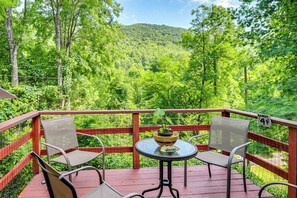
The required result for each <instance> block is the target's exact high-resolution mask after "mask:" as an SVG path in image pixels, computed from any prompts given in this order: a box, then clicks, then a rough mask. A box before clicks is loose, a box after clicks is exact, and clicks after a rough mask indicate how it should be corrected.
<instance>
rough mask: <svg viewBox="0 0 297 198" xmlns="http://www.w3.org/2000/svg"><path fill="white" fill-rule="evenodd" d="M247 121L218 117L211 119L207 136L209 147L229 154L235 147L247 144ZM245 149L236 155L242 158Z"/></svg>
mask: <svg viewBox="0 0 297 198" xmlns="http://www.w3.org/2000/svg"><path fill="white" fill-rule="evenodd" d="M249 123H250V121H249V120H241V119H235V118H227V117H218V116H214V117H213V118H212V123H211V126H210V134H209V144H208V145H209V147H211V148H215V149H219V150H223V151H227V152H231V151H232V149H233V148H234V147H236V146H239V145H241V144H244V143H246V142H247V134H248V128H249ZM245 151H246V149H245V147H244V148H243V149H239V150H238V151H237V152H236V154H238V155H241V156H244V155H245Z"/></svg>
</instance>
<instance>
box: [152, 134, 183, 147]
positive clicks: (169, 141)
mask: <svg viewBox="0 0 297 198" xmlns="http://www.w3.org/2000/svg"><path fill="white" fill-rule="evenodd" d="M177 138H178V133H177V132H173V135H171V136H160V135H158V132H154V139H155V141H156V142H157V144H158V145H159V146H164V145H166V146H172V145H174V143H175V142H176V140H177Z"/></svg>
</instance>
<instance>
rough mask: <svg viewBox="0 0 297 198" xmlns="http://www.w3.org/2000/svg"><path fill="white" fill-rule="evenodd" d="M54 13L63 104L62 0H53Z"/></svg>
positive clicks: (59, 81)
mask: <svg viewBox="0 0 297 198" xmlns="http://www.w3.org/2000/svg"><path fill="white" fill-rule="evenodd" d="M51 7H52V14H53V18H54V24H55V38H56V50H57V78H58V87H59V89H60V98H61V106H62V107H64V105H65V98H64V95H63V88H62V85H63V74H62V56H61V46H62V23H61V14H60V12H61V2H60V0H51Z"/></svg>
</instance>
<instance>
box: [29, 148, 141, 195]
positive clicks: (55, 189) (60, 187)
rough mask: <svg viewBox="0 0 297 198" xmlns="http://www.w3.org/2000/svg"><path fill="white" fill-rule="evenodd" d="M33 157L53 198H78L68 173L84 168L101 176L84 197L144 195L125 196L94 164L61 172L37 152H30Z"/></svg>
mask: <svg viewBox="0 0 297 198" xmlns="http://www.w3.org/2000/svg"><path fill="white" fill-rule="evenodd" d="M30 154H31V156H32V157H33V158H35V159H36V160H37V162H38V164H39V166H40V167H41V169H42V173H43V176H44V179H45V181H46V185H47V189H48V192H49V195H50V197H51V198H77V197H78V195H77V192H76V190H75V187H74V186H73V184H72V183H71V182H70V181H69V180H68V179H66V177H67V176H68V175H71V174H73V173H77V172H79V171H84V170H89V169H91V170H94V171H96V172H97V174H98V177H99V186H98V187H96V188H94V189H92V190H91V191H89V192H88V193H86V194H84V195H83V196H81V197H82V198H122V197H124V198H132V197H133V198H136V197H143V196H142V195H140V194H137V193H130V194H128V195H126V196H123V195H122V194H121V193H119V192H118V191H117V190H115V189H114V188H113V187H111V186H110V185H109V184H108V183H106V182H105V181H104V180H103V179H102V176H101V173H100V171H99V170H98V169H97V168H95V167H93V166H84V167H81V168H78V169H76V170H73V171H70V172H66V173H64V174H60V173H59V172H57V171H56V170H55V169H54V168H52V167H51V166H50V165H49V164H48V163H46V162H45V161H44V160H43V159H41V157H40V156H38V155H37V154H36V153H35V152H33V151H32V152H31V153H30Z"/></svg>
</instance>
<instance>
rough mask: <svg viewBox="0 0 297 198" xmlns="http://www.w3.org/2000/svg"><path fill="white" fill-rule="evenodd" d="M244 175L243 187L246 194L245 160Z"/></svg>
mask: <svg viewBox="0 0 297 198" xmlns="http://www.w3.org/2000/svg"><path fill="white" fill-rule="evenodd" d="M242 166H243V167H242V173H243V186H244V192H246V177H245V160H244V161H243V165H242Z"/></svg>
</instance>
